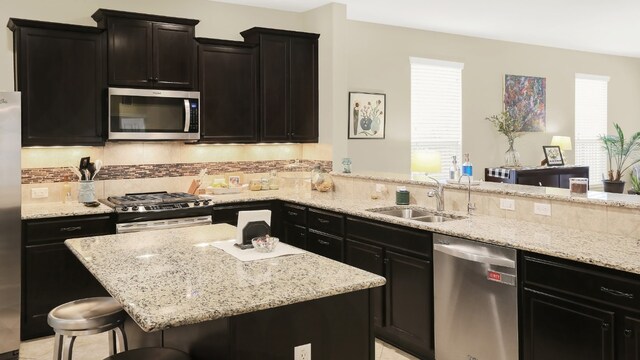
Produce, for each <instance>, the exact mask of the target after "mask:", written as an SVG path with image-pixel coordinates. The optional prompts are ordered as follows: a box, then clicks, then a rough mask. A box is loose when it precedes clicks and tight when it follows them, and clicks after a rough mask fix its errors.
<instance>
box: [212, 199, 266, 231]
mask: <svg viewBox="0 0 640 360" xmlns="http://www.w3.org/2000/svg"><path fill="white" fill-rule="evenodd" d="M251 210H271V202H255V203H247V204H235V205H222V206H214V207H213V223H214V224H221V223H226V224H229V225H233V226H236V225H237V224H238V213H239V212H240V211H251ZM273 223H274V221H273V213H272V214H271V226H272V227H273Z"/></svg>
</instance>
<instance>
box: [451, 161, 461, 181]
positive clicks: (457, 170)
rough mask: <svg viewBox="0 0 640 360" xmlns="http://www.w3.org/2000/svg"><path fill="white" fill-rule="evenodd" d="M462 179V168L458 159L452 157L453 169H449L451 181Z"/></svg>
mask: <svg viewBox="0 0 640 360" xmlns="http://www.w3.org/2000/svg"><path fill="white" fill-rule="evenodd" d="M459 178H460V167H459V166H458V158H457V156H455V155H453V156H452V157H451V167H449V180H458V179H459Z"/></svg>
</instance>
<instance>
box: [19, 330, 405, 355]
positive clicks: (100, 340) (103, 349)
mask: <svg viewBox="0 0 640 360" xmlns="http://www.w3.org/2000/svg"><path fill="white" fill-rule="evenodd" d="M107 344H108V341H107V334H106V333H102V334H98V335H92V336H83V337H79V338H77V339H76V342H75V344H74V347H73V349H74V350H73V355H74V356H73V358H74V359H78V360H102V359H104V358H105V357H107V356H109V353H108V350H107ZM52 350H53V337H48V338H43V339H38V340H31V341H25V342H23V343H22V344H21V345H20V360H51V358H52V357H53V355H52ZM376 360H417V358H416V357H413V356H411V355H409V354H407V353H405V352H403V351H401V350H398V349H396V348H394V347H393V346H391V345H389V344H387V343H385V342H383V341H380V340H377V339H376Z"/></svg>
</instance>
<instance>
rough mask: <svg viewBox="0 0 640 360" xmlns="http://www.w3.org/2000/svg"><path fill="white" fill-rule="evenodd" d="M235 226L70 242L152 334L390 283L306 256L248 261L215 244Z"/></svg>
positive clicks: (99, 277)
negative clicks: (241, 259) (240, 259)
mask: <svg viewBox="0 0 640 360" xmlns="http://www.w3.org/2000/svg"><path fill="white" fill-rule="evenodd" d="M235 234H236V228H235V227H234V226H230V225H227V224H217V225H205V226H195V227H189V228H181V229H172V230H159V231H150V232H142V233H134V234H119V235H106V236H97V237H87V238H78V239H70V240H67V241H65V244H66V245H67V246H68V247H69V248H70V249H71V251H72V252H73V253H74V254H75V255H76V256H77V257H78V258H79V259H80V261H81V262H82V263H83V264H84V265H85V266H86V267H87V268H88V269H89V271H91V273H92V274H93V275H94V276H95V277H96V278H97V279H98V281H100V283H102V285H103V286H104V287H105V289H106V290H107V291H109V293H110V294H111V295H112V296H113V297H114V298H115V299H116V300H118V301H119V302H120V303H121V304H122V305H123V307H124V309H125V310H126V311H127V313H129V315H130V316H131V317H132V318H133V319H134V320H135V322H136V323H137V324H138V325H139V326H140V327H141V328H142V329H143V330H144V331H148V332H151V331H157V330H162V329H167V328H170V327H176V326H181V325H188V324H194V323H199V322H203V321H207V320H215V319H219V318H224V317H229V316H234V315H239V314H243V313H248V312H253V311H258V310H263V309H269V308H273V307H277V306H283V305H288V304H293V303H297V302H302V301H308V300H313V299H318V298H322V297H327V296H332V295H338V294H342V293H348V292H352V291H357V290H363V289H368V288H372V287H377V286H382V285H384V283H385V279H384V278H383V277H380V276H377V275H374V274H371V273H368V272H365V271H362V270H359V269H356V268H354V267H351V266H348V265H345V264H342V263H339V262H336V261H333V260H330V259H328V258H325V257H322V256H319V255H315V254H312V253H305V254H301V255H291V256H282V257H277V258H272V259H266V260H260V261H251V262H241V261H239V260H237V259H236V258H235V257H233V256H231V255H229V254H227V253H225V252H223V251H222V250H219V249H218V248H215V247H213V246H211V245H210V244H211V242H214V241H219V240H226V239H232V238H234V237H235Z"/></svg>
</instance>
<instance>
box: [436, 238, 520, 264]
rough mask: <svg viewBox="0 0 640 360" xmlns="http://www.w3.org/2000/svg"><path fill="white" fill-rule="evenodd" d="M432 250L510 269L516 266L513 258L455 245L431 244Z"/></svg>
mask: <svg viewBox="0 0 640 360" xmlns="http://www.w3.org/2000/svg"><path fill="white" fill-rule="evenodd" d="M433 250H434V251H439V252H441V253H444V254H447V255H451V256H453V257H457V258H458V259H463V260H468V261H473V262H477V263H483V264H487V265H495V266H504V267H508V268H512V269H515V268H516V262H515V260H511V259H507V258H505V257H496V256H491V255H485V254H478V253H474V252H472V251H464V250H462V249H460V247H459V246H456V245H444V244H433ZM465 250H468V248H466V247H465Z"/></svg>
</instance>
